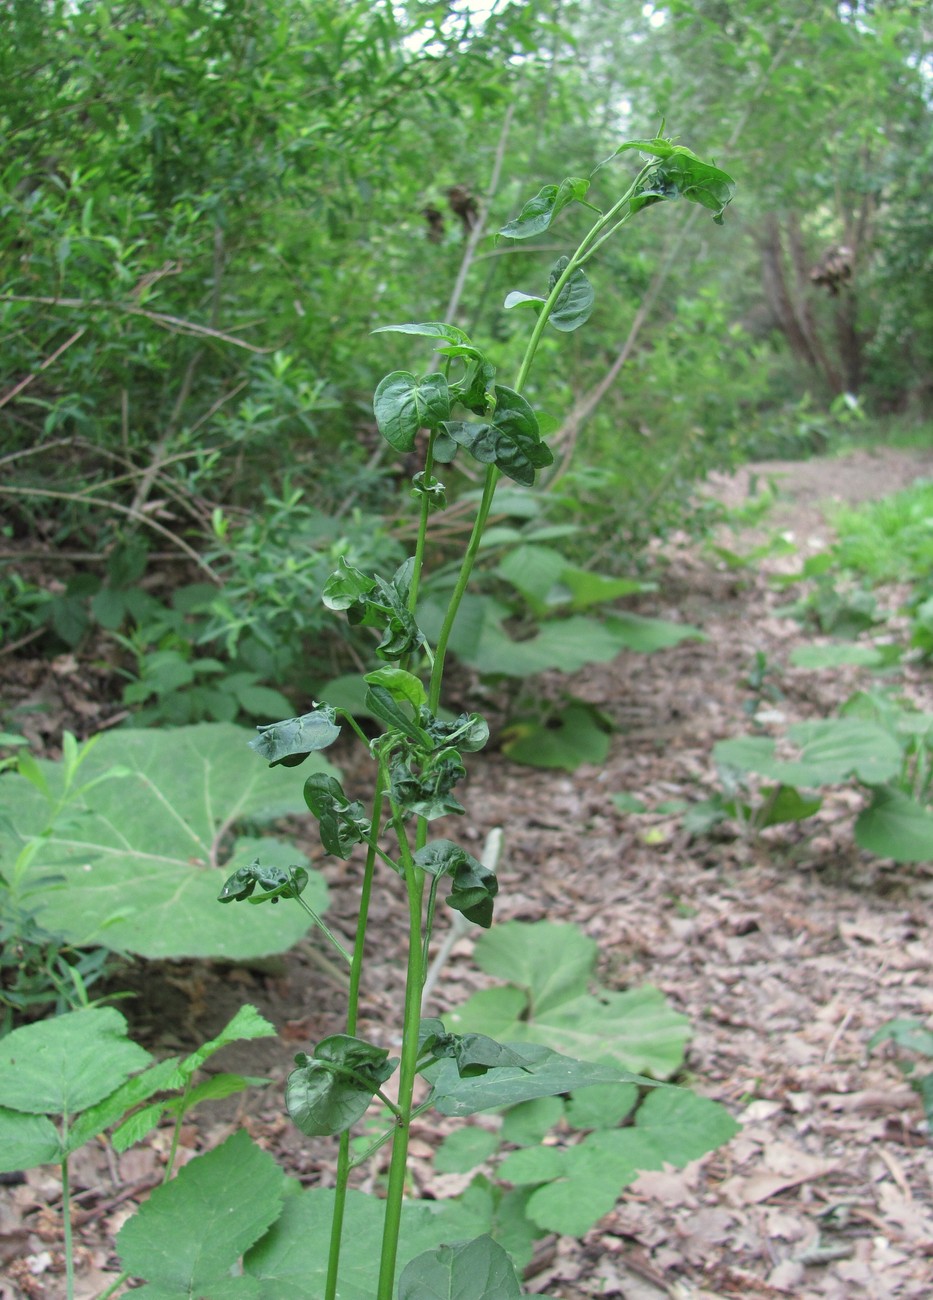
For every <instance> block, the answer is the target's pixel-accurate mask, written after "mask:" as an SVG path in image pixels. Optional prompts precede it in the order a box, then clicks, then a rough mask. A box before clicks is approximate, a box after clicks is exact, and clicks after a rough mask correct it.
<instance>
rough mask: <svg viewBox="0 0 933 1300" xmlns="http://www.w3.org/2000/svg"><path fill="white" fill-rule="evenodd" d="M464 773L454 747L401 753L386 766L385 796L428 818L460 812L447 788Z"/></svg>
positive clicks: (405, 808) (461, 810)
mask: <svg viewBox="0 0 933 1300" xmlns="http://www.w3.org/2000/svg"><path fill="white" fill-rule="evenodd" d="M465 776H466V768H465V767H464V766H463V759H462V758H461V757H460V755H459V753H458V752H457V751H456V750H455V749H441V750H438V751H437V752H436V753H433V754H427V755H426V754H423V753H415V754H412V753H408V754H401V755H399V756H398V757H397V758H396V759H395V761H394V762H393V764H392V766H391V768H390V788H389V796H390V798H391V800H392V802H393V803H395V804H397V805H398V806H399V807H400V808H402V809H404V811H405V812H406V813H408V814H414V815H415V816H417V817H425V818H426V819H427V820H428V821H432V820H433V819H434V818H435V817H445V816H447V814H448V813H462V812H463V805H462V804H461V803H459V802H458V801H457V799H455V798H454V796H453V795H452V794H451V790H453V788H454V786H455V785H456V784H457V783H458V782H459V781H462V780H463V778H464V777H465Z"/></svg>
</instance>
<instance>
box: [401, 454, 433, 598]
mask: <svg viewBox="0 0 933 1300" xmlns="http://www.w3.org/2000/svg"><path fill="white" fill-rule="evenodd" d="M436 437H437V431H436V430H432V431H431V435H430V437H429V439H428V450H427V452H426V453H425V457H424V483H425V486H427V484H428V483H429V482H430V479H431V473H432V470H433V468H434V439H435V438H436ZM430 513H431V498H430V496H429V495H428V494H427V492H425V493H424V494H423V495H422V497H421V511H420V513H419V515H418V540H417V541H416V543H415V564H414V570H413V572H412V575H411V587H410V589H409V592H408V608H409V610H410V612H411V613H412V614H414V612H415V609H416V607H417V605H418V592H419V590H420V587H421V569H422V567H423V565H424V548H425V543H426V541H427V536H428V516H429V515H430Z"/></svg>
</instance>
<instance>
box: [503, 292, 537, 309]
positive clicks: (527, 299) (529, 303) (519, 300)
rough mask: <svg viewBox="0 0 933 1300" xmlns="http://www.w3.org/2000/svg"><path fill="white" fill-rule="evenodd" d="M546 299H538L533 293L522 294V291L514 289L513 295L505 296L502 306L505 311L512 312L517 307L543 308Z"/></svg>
mask: <svg viewBox="0 0 933 1300" xmlns="http://www.w3.org/2000/svg"><path fill="white" fill-rule="evenodd" d="M544 303H545V299H544V298H540V297H538V295H537V294H533V293H522V291H521V290H520V289H513V290H512V291H511V293H507V294H506V295H505V302H504V303H503V304H502V306H503V309H504V310H505V311H512V310H513V309H514V308H515V307H535V308H537V307H543V306H544Z"/></svg>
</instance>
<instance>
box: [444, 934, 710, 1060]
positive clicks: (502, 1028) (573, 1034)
mask: <svg viewBox="0 0 933 1300" xmlns="http://www.w3.org/2000/svg"><path fill="white" fill-rule="evenodd" d="M581 941H582V942H581ZM590 945H591V941H590V940H589V939H587V938H586V936H584V935H582V934H581V933H580V931H579V930H578V929H577V927H576V926H573V925H558V924H555V923H553V922H536V923H534V924H530V925H529V924H525V923H523V922H520V921H510V922H508V924H506V925H502V926H497V927H496V929H495V930H493V931H492V932H491V933H490V934H488V935H483V937H482V938H481V939H480V940H479V941H478V942H477V945H476V950H475V956H476V960H477V963H478V964H479V965H480V966H481V967H482V968H483V969H484V970H487V971H488V972H489V973H490V974H495V975H496V976H498V977H499V978H500V979H507V980H509V981H510V982H511V986H508V987H505V988H495V989H483V990H481V991H480V992H479V993H475V994H474V995H473V996H472V997H471V998H470V999H469V1000H468V1001H467V1002H465V1003H464V1004H463V1005H462V1006H461V1007H457V1008H455V1009H454V1010H453V1011H450V1012H448V1013H447V1014H446V1015H445V1016H444V1023H445V1024H446V1025H447V1027H448V1029H450V1030H451V1031H452V1032H455V1033H458V1034H462V1033H466V1032H469V1031H471V1030H475V1031H477V1032H481V1033H485V1034H489V1035H491V1036H492V1037H493V1038H496V1039H498V1040H499V1041H500V1042H502V1041H514V1042H517V1043H522V1042H525V1043H547V1044H550V1045H551V1046H553V1047H555V1048H556V1049H557V1050H559V1051H561V1052H566V1053H567V1055H568V1056H572V1057H576V1058H579V1059H582V1060H589V1061H611V1062H613V1063H614V1064H615V1065H618V1066H621V1067H622V1068H623V1069H626V1070H634V1071H637V1072H638V1073H639V1074H651V1075H654V1076H655V1077H656V1078H660V1079H665V1078H669V1077H670V1076H671V1075H672V1074H674V1073H675V1072H676V1070H677V1069H679V1067H680V1065H681V1063H682V1061H683V1055H684V1045H685V1043H686V1040H687V1039H688V1038H689V1036H690V1030H689V1026H688V1023H687V1020H686V1017H685V1016H682V1015H680V1014H679V1013H678V1012H676V1011H673V1010H672V1009H671V1008H670V1007H669V1006H668V1004H667V1002H666V1001H665V998H664V996H663V994H661V993H660V992H659V991H658V990H657V989H655V988H652V987H651V986H650V985H646V986H644V987H642V988H637V989H629V990H627V991H626V992H624V993H617V992H614V991H611V990H608V989H599V990H598V992H597V994H596V995H595V996H594V995H593V994H589V993H586V992H585V991H584V990H585V989H586V986H587V983H588V977H589V975H590V972H591V970H592V961H593V947H591V946H590ZM592 1082H594V1083H598V1082H610V1080H601V1079H594V1080H592Z"/></svg>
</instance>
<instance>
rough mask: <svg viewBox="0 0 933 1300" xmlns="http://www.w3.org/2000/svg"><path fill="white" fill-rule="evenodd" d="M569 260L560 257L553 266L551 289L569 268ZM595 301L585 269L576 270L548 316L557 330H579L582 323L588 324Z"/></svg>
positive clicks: (565, 331) (568, 332)
mask: <svg viewBox="0 0 933 1300" xmlns="http://www.w3.org/2000/svg"><path fill="white" fill-rule="evenodd" d="M569 261H570V259H569V258H568V257H560V258H558V259H557V261H556V262H555V263H554V265H553V266H552V267H551V274H550V278H549V281H548V288H549V290H551V291H553V289H554V286H555V285H556V284H557V281H558V280H559V279H560V277H561V276H562V275H563V273H564V271H565V270H566V269H567V264H568V262H569ZM595 301H596V294H595V293H594V291H593V286H592V285H591V284H590V282H589V280H588V279H587V278H586V276H585V274H584V273H583V271H582V270H577V271H574V273H573V275H572V276H571V277H570V279H569V280H568V281H567V283H566V284H565V285H564V287H563V289H561V291H560V293H559V294H558V296H557V302H556V303H555V304H554V308H553V310H552V312H551V314H550V316H549V317H548V323H549V324H551V325H553V326H554V328H555V329H556V330H561V331H562V332H563V333H565V334H570V333H572V332H573V330H577V329H579V328H580V326H581V325H585V324H586V322H587V321H588V320H589V318H590V315H591V314H592V311H593V305H594V303H595Z"/></svg>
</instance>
